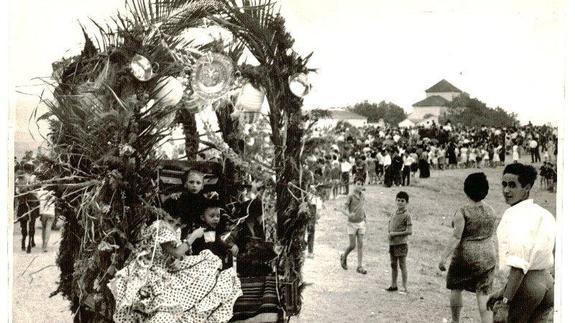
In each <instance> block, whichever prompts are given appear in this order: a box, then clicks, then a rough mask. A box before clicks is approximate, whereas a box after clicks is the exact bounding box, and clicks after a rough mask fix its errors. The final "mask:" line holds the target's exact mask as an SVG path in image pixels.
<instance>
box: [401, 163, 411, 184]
mask: <svg viewBox="0 0 575 323" xmlns="http://www.w3.org/2000/svg"><path fill="white" fill-rule="evenodd" d="M410 180H411V169H410V168H409V166H405V167H404V168H403V171H402V173H401V185H403V186H409V184H410Z"/></svg>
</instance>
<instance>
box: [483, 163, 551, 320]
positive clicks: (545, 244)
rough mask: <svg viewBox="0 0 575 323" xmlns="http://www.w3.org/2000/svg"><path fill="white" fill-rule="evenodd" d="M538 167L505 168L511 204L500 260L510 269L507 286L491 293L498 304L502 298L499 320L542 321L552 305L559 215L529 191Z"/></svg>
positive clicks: (500, 229) (499, 235)
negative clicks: (536, 202) (537, 200)
mask: <svg viewBox="0 0 575 323" xmlns="http://www.w3.org/2000/svg"><path fill="white" fill-rule="evenodd" d="M536 177H537V171H536V170H535V168H533V167H532V166H528V165H523V164H520V163H514V164H509V165H507V166H506V167H505V169H504V170H503V178H502V187H503V197H504V198H505V202H506V203H507V204H508V205H510V206H511V207H510V208H509V209H507V210H506V211H505V213H503V217H502V218H501V222H500V223H499V226H498V228H497V238H498V243H499V265H500V267H501V269H503V270H504V271H509V273H508V276H507V277H508V278H507V283H506V285H505V287H504V288H503V289H501V290H499V291H497V292H495V293H494V294H492V295H491V297H490V298H489V301H488V302H487V306H488V307H493V305H494V304H495V302H496V301H500V304H501V305H500V307H499V310H498V311H497V312H496V313H495V320H494V321H495V322H498V321H499V319H505V318H506V319H507V320H506V321H505V322H509V323H522V322H543V321H544V319H545V317H546V316H547V314H548V313H549V312H550V311H551V310H552V308H553V285H554V280H553V277H552V276H551V274H550V272H549V271H550V269H552V268H553V266H554V257H553V255H554V248H555V218H554V217H553V215H552V214H551V213H550V212H549V211H547V210H546V209H544V208H542V207H541V206H539V205H537V204H535V203H533V200H532V199H529V192H530V190H531V188H532V187H533V184H534V182H535V179H536Z"/></svg>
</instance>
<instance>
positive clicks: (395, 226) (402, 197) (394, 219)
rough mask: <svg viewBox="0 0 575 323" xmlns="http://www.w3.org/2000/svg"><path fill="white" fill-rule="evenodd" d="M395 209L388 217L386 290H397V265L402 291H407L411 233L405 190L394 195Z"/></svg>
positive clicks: (407, 198) (407, 199) (407, 196)
mask: <svg viewBox="0 0 575 323" xmlns="http://www.w3.org/2000/svg"><path fill="white" fill-rule="evenodd" d="M395 202H396V204H397V211H396V212H395V214H394V215H393V216H391V218H390V219H389V226H388V230H389V255H390V259H391V286H390V287H389V288H387V291H388V292H395V291H397V274H398V272H397V265H398V263H399V268H400V269H401V280H402V283H403V290H402V292H404V293H407V266H406V264H405V258H406V257H407V237H408V236H409V235H411V216H410V215H409V213H408V212H407V203H408V202H409V195H408V194H407V193H406V192H403V191H401V192H399V193H397V195H396V197H395Z"/></svg>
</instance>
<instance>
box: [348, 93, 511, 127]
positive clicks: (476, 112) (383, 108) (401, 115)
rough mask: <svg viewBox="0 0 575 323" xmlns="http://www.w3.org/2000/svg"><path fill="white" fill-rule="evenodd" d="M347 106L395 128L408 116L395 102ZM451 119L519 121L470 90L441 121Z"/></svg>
mask: <svg viewBox="0 0 575 323" xmlns="http://www.w3.org/2000/svg"><path fill="white" fill-rule="evenodd" d="M345 109H346V110H348V111H351V112H354V113H357V114H359V115H362V116H364V117H366V118H367V122H378V121H379V120H383V121H385V123H386V124H387V125H389V126H392V127H396V126H397V125H398V124H399V123H400V122H401V121H403V120H405V118H407V114H406V113H405V111H404V110H403V108H402V107H400V106H398V105H396V104H395V103H392V102H385V101H381V102H379V103H372V102H368V101H367V100H366V101H363V102H360V103H356V104H354V105H352V106H347V107H345ZM448 120H449V121H451V123H452V124H461V125H463V126H469V127H478V126H487V127H513V126H517V125H518V124H519V120H518V119H517V114H516V113H510V112H507V111H505V110H504V109H502V108H501V107H496V108H490V107H488V106H487V105H486V104H485V103H483V102H481V101H480V100H478V99H476V98H471V97H470V96H469V94H467V93H462V94H461V95H460V96H458V97H456V98H454V99H453V100H452V101H451V102H450V103H449V104H448V105H447V112H446V113H445V114H444V115H442V116H441V117H440V118H439V121H440V123H446V122H447V121H448Z"/></svg>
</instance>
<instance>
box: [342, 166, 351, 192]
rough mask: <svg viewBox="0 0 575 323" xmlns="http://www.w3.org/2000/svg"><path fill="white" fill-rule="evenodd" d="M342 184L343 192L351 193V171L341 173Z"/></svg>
mask: <svg viewBox="0 0 575 323" xmlns="http://www.w3.org/2000/svg"><path fill="white" fill-rule="evenodd" d="M341 185H342V186H343V189H344V191H343V194H345V195H347V194H349V172H345V173H341Z"/></svg>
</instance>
